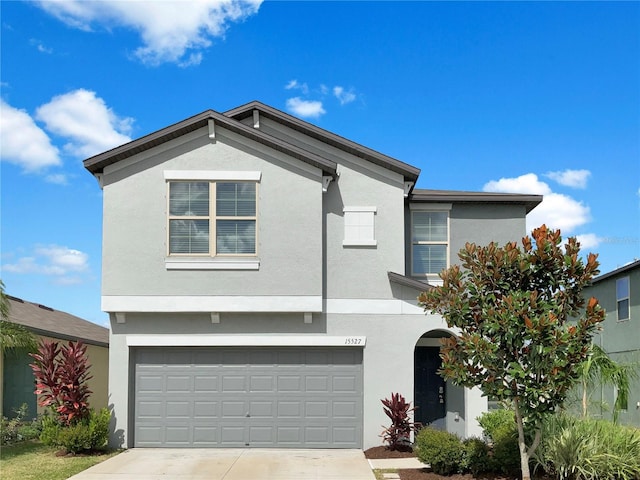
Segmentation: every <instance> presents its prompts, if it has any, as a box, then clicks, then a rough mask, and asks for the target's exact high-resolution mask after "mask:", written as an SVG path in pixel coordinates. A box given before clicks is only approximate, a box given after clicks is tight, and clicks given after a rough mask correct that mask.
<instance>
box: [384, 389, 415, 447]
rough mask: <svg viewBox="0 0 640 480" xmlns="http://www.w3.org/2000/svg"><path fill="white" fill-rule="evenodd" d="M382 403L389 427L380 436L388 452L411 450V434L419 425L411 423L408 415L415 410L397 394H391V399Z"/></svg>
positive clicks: (386, 399)
mask: <svg viewBox="0 0 640 480" xmlns="http://www.w3.org/2000/svg"><path fill="white" fill-rule="evenodd" d="M381 401H382V405H384V407H383V410H384V413H385V414H386V415H387V417H389V418H390V419H391V425H390V426H389V427H387V428H385V429H384V430H383V431H382V434H381V435H380V436H381V437H382V439H383V440H384V442H385V443H386V444H387V447H388V448H389V450H408V449H411V433H412V432H415V431H417V430H418V429H419V427H420V425H419V424H417V423H414V422H412V421H411V418H410V416H409V414H410V413H411V412H413V411H414V410H415V407H412V406H411V402H407V401H406V400H405V398H404V397H403V396H402V395H400V394H399V393H391V398H385V399H384V400H381Z"/></svg>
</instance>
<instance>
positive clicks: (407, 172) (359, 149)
mask: <svg viewBox="0 0 640 480" xmlns="http://www.w3.org/2000/svg"><path fill="white" fill-rule="evenodd" d="M254 110H258V111H259V112H260V115H262V116H264V117H266V118H270V119H271V120H274V121H276V122H278V123H281V124H283V125H285V126H287V127H289V128H292V129H294V130H296V131H298V132H302V133H304V134H305V135H308V136H310V137H311V138H315V139H316V140H320V141H322V142H324V143H326V144H328V145H331V146H333V147H336V148H338V149H340V150H344V151H346V152H348V153H350V154H352V155H355V156H356V157H360V158H363V159H365V160H368V161H369V162H371V163H375V164H376V165H380V166H382V167H384V168H387V169H389V170H391V171H393V172H396V173H400V174H402V175H404V177H405V179H406V180H409V181H413V182H415V181H416V180H417V179H418V175H420V169H419V168H416V167H414V166H412V165H409V164H407V163H404V162H401V161H400V160H397V159H395V158H393V157H389V156H388V155H384V154H382V153H380V152H376V151H375V150H372V149H370V148H367V147H365V146H363V145H360V144H358V143H355V142H353V141H351V140H348V139H346V138H344V137H341V136H340V135H336V134H335V133H332V132H329V131H328V130H324V129H322V128H320V127H317V126H316V125H312V124H311V123H308V122H305V121H304V120H300V119H299V118H296V117H293V116H291V115H289V114H287V113H285V112H282V111H280V110H277V109H275V108H273V107H270V106H269V105H265V104H264V103H261V102H258V101H253V102H249V103H247V104H245V105H242V106H240V107H237V108H234V109H232V110H228V111H226V112H224V115H226V116H227V117H230V118H234V119H236V120H242V119H244V118H247V117H249V116H251V115H253V111H254Z"/></svg>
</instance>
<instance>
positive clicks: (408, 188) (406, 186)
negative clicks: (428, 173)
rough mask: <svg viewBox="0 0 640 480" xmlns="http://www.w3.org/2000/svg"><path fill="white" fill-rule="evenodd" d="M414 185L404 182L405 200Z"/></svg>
mask: <svg viewBox="0 0 640 480" xmlns="http://www.w3.org/2000/svg"><path fill="white" fill-rule="evenodd" d="M414 185H415V182H404V198H407V197H408V196H409V192H411V189H412V188H413V186H414Z"/></svg>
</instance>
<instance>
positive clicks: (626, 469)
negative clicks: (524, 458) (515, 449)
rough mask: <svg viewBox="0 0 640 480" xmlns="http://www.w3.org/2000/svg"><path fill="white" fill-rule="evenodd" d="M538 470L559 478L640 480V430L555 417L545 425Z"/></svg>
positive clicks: (539, 450)
mask: <svg viewBox="0 0 640 480" xmlns="http://www.w3.org/2000/svg"><path fill="white" fill-rule="evenodd" d="M535 461H536V467H537V468H542V469H544V470H545V471H546V472H548V473H552V474H555V475H556V476H557V477H558V478H560V479H568V478H588V479H610V478H611V479H616V480H638V479H640V431H639V430H637V429H633V428H629V427H624V426H621V425H616V424H614V423H611V422H609V421H605V420H591V419H579V418H574V417H570V416H568V415H556V416H553V417H551V418H549V419H548V420H547V421H546V422H545V425H544V431H543V441H542V443H541V445H540V447H539V448H538V451H537V452H536V454H535Z"/></svg>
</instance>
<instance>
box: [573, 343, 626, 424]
mask: <svg viewBox="0 0 640 480" xmlns="http://www.w3.org/2000/svg"><path fill="white" fill-rule="evenodd" d="M637 378H638V371H637V365H636V364H633V363H619V362H616V361H614V360H613V359H612V358H611V357H609V355H607V352H605V351H604V349H603V348H602V347H600V346H599V345H596V344H592V345H591V352H590V355H589V358H588V359H587V360H586V361H585V362H583V363H582V365H580V384H581V389H582V417H583V418H585V417H587V410H588V406H589V391H590V390H591V389H592V388H593V386H594V385H598V384H599V385H611V386H613V387H615V390H616V391H617V395H616V398H615V401H614V405H613V421H614V423H617V421H618V415H619V413H620V410H624V409H625V408H626V405H627V403H628V401H629V389H630V383H631V381H633V380H635V379H637Z"/></svg>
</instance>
